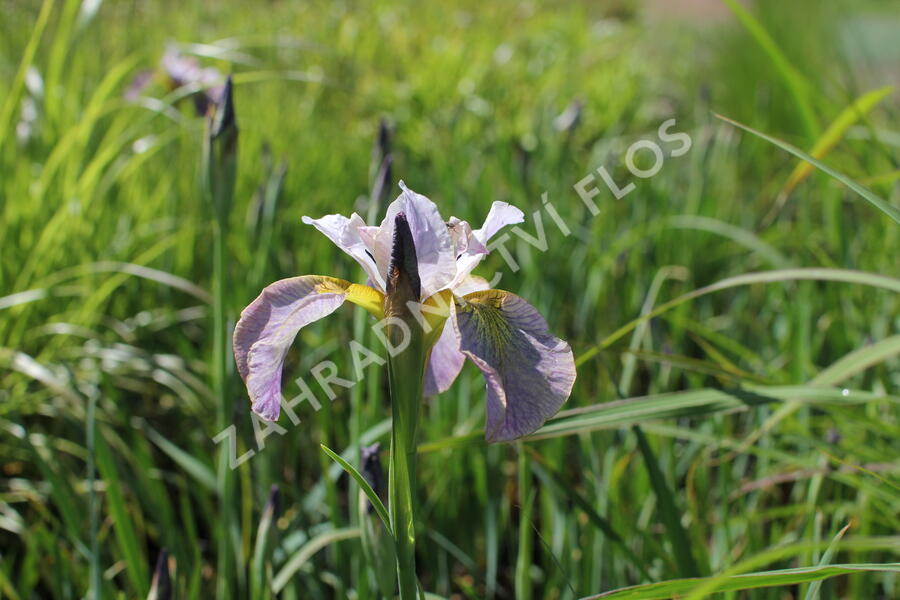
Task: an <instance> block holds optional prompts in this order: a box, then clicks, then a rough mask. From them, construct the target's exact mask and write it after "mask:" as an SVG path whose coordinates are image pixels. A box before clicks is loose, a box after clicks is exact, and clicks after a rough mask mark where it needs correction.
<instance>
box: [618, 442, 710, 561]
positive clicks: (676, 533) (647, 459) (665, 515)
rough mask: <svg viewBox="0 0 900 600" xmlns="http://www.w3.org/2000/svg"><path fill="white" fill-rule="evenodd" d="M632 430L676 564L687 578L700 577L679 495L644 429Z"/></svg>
mask: <svg viewBox="0 0 900 600" xmlns="http://www.w3.org/2000/svg"><path fill="white" fill-rule="evenodd" d="M632 431H634V434H635V435H636V436H637V441H638V448H640V451H641V455H642V456H643V457H644V464H645V465H646V467H647V475H648V476H649V477H650V485H651V486H652V487H653V493H654V494H656V499H657V501H658V502H659V513H660V517H661V518H662V521H663V523H664V524H665V526H666V535H668V537H669V542H670V543H671V544H672V552H673V553H674V554H675V563H676V564H677V565H678V570H679V571H680V572H681V573H682V575H684V576H685V577H699V576H700V567H699V566H698V565H697V561H696V559H695V558H694V554H693V552H691V540H690V538H689V537H688V534H687V531H686V530H685V529H684V527H683V526H682V525H681V511H679V510H678V507H677V506H675V495H674V494H673V493H672V490H671V488H670V487H669V484H668V483H667V482H666V478H665V476H664V475H663V474H662V471H661V470H660V468H659V463H658V462H657V460H656V455H655V454H654V453H653V449H652V448H650V444H649V443H648V442H647V437H646V436H645V435H644V432H643V431H641V428H640V426H638V425H634V426H633V427H632Z"/></svg>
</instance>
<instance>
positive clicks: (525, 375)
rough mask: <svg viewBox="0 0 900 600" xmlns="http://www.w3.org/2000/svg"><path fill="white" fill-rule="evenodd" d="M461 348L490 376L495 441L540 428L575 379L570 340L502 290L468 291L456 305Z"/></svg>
mask: <svg viewBox="0 0 900 600" xmlns="http://www.w3.org/2000/svg"><path fill="white" fill-rule="evenodd" d="M455 315H456V320H455V326H456V328H457V330H458V332H459V335H460V342H461V343H460V350H461V351H462V352H463V354H465V355H466V356H467V357H469V359H471V360H472V362H474V363H475V364H476V365H477V366H478V368H479V369H481V371H482V373H483V374H484V378H485V381H486V382H487V393H488V396H487V426H486V427H485V437H486V438H487V440H488V441H489V442H502V441H509V440H513V439H516V438H519V437H522V436H524V435H527V434H529V433H532V432H533V431H535V430H536V429H538V428H539V427H540V426H541V425H543V424H544V422H545V421H546V420H547V419H549V418H550V417H552V416H553V415H555V414H556V412H557V411H558V410H559V408H560V407H561V406H562V405H563V403H564V402H565V401H566V399H567V398H568V397H569V394H570V393H571V391H572V385H573V384H574V383H575V360H574V358H573V356H572V350H571V349H570V348H569V345H568V344H567V343H566V342H565V341H563V340H561V339H559V338H557V337H555V336H553V335H552V334H551V333H550V332H549V331H548V328H547V322H546V321H545V320H544V318H543V317H542V316H541V315H540V313H538V312H537V310H536V309H535V308H534V307H533V306H531V305H530V304H528V303H527V302H525V300H523V299H522V298H520V297H518V296H516V295H515V294H511V293H509V292H504V291H500V290H486V291H482V292H474V293H472V294H468V295H466V296H465V297H464V298H463V299H462V300H461V301H460V302H459V304H458V305H457V306H456V310H455Z"/></svg>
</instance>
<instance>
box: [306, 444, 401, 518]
mask: <svg viewBox="0 0 900 600" xmlns="http://www.w3.org/2000/svg"><path fill="white" fill-rule="evenodd" d="M319 446H320V447H321V448H322V451H323V452H324V453H325V454H327V455H328V456H329V457H330V458H331V460H333V461H334V462H336V463H337V464H339V465H340V466H341V468H342V469H344V470H345V471H346V472H347V474H348V475H350V477H352V478H353V481H355V482H356V484H357V485H358V486H359V487H360V489H361V490H362V491H363V492H364V493H365V494H366V497H367V498H368V499H369V502H371V503H372V506H373V507H375V512H376V513H378V516H379V517H380V518H381V522H382V523H384V526H385V528H386V529H387V531H388V533H389V534H391V535H393V534H392V533H391V519H390V517H388V511H387V509H386V508H385V507H384V503H383V502H382V501H381V498H379V497H378V494H376V493H375V490H373V489H372V486H371V485H369V482H368V481H366V478H365V477H363V476H362V475H361V474H360V472H359V471H357V470H356V469H355V468H354V467H353V465H351V464H350V463H348V462H347V461H346V460H344V459H343V458H342V457H341V456H340V455H339V454H337V453H336V452H334V451H333V450H332V449H331V448H329V447H328V446H326V445H325V444H319Z"/></svg>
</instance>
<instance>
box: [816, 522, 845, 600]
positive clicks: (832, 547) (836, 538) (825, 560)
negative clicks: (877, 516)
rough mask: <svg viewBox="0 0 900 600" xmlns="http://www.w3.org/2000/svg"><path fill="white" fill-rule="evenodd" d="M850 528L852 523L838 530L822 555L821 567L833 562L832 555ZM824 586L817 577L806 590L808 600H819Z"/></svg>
mask: <svg viewBox="0 0 900 600" xmlns="http://www.w3.org/2000/svg"><path fill="white" fill-rule="evenodd" d="M848 529H850V525H849V524H847V525H845V526H844V528H843V529H841V530H840V531H838V532H837V535H836V536H834V539H833V540H832V541H831V544H830V545H829V546H828V549H826V550H825V554H823V555H822V560H820V561H819V566H820V567H825V566H827V565H828V563H829V562H831V557H832V556H834V553H835V551H836V550H837V546H838V542H840V541H841V538H842V537H844V534H845V533H847V530H848ZM821 588H822V580H821V579H817V580H816V581H813V582H812V583H811V584H810V585H809V589H808V590H806V600H817V598H818V597H819V590H820V589H821Z"/></svg>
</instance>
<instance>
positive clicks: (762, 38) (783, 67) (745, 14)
mask: <svg viewBox="0 0 900 600" xmlns="http://www.w3.org/2000/svg"><path fill="white" fill-rule="evenodd" d="M722 2H723V3H724V4H725V5H726V6H727V7H728V8H729V10H731V12H732V13H734V16H736V17H737V18H738V20H739V21H740V22H741V25H743V26H744V28H745V29H746V30H747V32H748V33H749V34H750V36H751V37H752V38H753V40H754V41H755V42H756V43H757V45H758V46H759V47H760V48H761V49H762V51H763V52H765V53H766V56H768V57H769V60H771V61H772V64H773V65H774V66H775V70H776V71H778V74H779V75H780V76H781V79H782V80H783V81H784V83H785V85H787V87H788V90H789V91H790V93H791V95H792V96H793V97H794V102H795V103H796V104H797V111H798V112H799V113H800V118H801V120H802V121H803V128H804V129H805V131H806V135H808V136H809V137H810V138H813V137H815V136H816V134H817V133H818V129H819V126H818V124H817V122H816V117H815V114H814V113H813V110H812V106H811V105H810V103H809V83H808V82H807V81H806V79H805V78H804V77H803V75H802V74H801V73H800V71H798V70H797V68H796V67H794V65H792V64H791V62H790V61H789V60H788V59H787V57H786V56H785V55H784V52H782V51H781V48H779V47H778V44H776V43H775V40H774V39H772V36H770V35H769V32H767V31H766V29H765V28H764V27H763V26H762V23H760V22H759V20H757V19H756V17H754V16H753V15H752V14H751V13H750V11H748V10H747V9H746V8H744V6H743V5H742V4H741V3H739V2H737V0H722Z"/></svg>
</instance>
